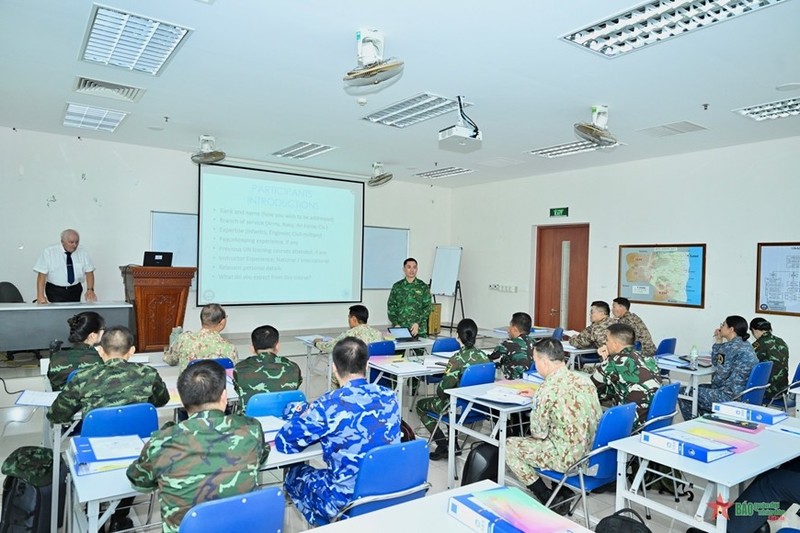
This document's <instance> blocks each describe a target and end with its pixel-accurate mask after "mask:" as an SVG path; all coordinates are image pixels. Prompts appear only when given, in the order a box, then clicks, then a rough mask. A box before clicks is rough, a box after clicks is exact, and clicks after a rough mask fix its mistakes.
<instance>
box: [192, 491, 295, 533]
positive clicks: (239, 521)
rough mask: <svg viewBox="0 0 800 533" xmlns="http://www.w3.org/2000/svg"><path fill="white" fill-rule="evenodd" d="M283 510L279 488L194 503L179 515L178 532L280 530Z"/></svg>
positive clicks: (265, 531) (271, 532) (282, 497)
mask: <svg viewBox="0 0 800 533" xmlns="http://www.w3.org/2000/svg"><path fill="white" fill-rule="evenodd" d="M285 512H286V499H285V497H284V495H283V490H282V489H281V488H280V487H269V488H265V489H261V490H254V491H253V492H248V493H247V494H237V495H236V496H230V497H228V498H220V499H219V500H211V501H207V502H203V503H200V504H197V505H195V506H194V507H192V508H191V509H189V512H187V513H186V514H185V515H184V516H183V520H181V525H180V532H181V533H208V532H209V531H260V532H264V533H273V532H276V533H277V532H280V531H282V530H283V519H284V513H285Z"/></svg>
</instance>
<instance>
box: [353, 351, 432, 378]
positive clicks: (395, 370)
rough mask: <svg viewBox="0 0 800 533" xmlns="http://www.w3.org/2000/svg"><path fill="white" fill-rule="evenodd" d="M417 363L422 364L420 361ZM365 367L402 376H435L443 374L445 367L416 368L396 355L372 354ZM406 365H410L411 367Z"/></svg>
mask: <svg viewBox="0 0 800 533" xmlns="http://www.w3.org/2000/svg"><path fill="white" fill-rule="evenodd" d="M419 364H420V365H423V364H422V363H419ZM423 366H424V365H423ZM367 367H369V368H374V369H375V370H378V371H380V372H383V373H385V374H391V375H393V376H403V377H420V376H435V375H436V374H443V373H444V370H445V367H443V366H438V365H436V366H424V368H418V367H417V366H416V365H411V364H409V362H408V361H406V360H405V359H401V358H400V357H399V356H396V355H375V356H372V357H370V358H369V361H368V362H367ZM404 367H406V368H404ZM408 367H411V369H409V368H408Z"/></svg>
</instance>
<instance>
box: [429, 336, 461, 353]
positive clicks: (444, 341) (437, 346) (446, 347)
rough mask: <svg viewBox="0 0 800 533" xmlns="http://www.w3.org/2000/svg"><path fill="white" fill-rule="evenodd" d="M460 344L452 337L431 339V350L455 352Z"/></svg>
mask: <svg viewBox="0 0 800 533" xmlns="http://www.w3.org/2000/svg"><path fill="white" fill-rule="evenodd" d="M460 348H461V345H460V344H458V340H457V339H455V338H453V337H442V338H441V339H436V340H435V341H433V346H432V347H431V352H455V351H456V350H458V349H460Z"/></svg>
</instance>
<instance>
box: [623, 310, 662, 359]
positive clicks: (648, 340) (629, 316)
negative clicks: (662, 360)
mask: <svg viewBox="0 0 800 533" xmlns="http://www.w3.org/2000/svg"><path fill="white" fill-rule="evenodd" d="M618 322H619V323H620V324H626V325H628V326H630V327H631V328H633V331H634V333H636V340H637V341H639V342H640V343H641V344H642V350H641V351H642V355H643V356H644V357H653V356H654V355H655V354H656V345H655V344H653V337H652V335H650V330H649V329H647V326H645V325H644V322H642V319H641V318H640V317H639V315H637V314H636V313H631V312H630V311H627V312H626V313H625V314H624V315H622V316H621V317H619V319H618Z"/></svg>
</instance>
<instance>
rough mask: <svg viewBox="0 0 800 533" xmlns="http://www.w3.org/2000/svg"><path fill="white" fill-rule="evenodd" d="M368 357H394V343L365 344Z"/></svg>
mask: <svg viewBox="0 0 800 533" xmlns="http://www.w3.org/2000/svg"><path fill="white" fill-rule="evenodd" d="M367 350H368V352H369V356H370V357H372V356H373V355H394V341H377V342H371V343H369V344H367Z"/></svg>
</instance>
